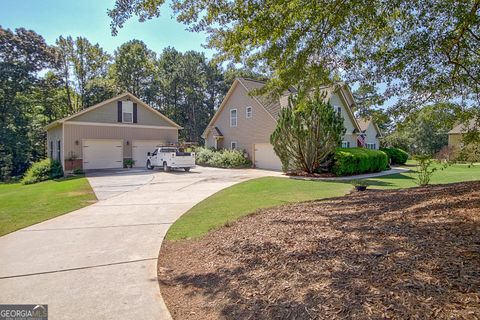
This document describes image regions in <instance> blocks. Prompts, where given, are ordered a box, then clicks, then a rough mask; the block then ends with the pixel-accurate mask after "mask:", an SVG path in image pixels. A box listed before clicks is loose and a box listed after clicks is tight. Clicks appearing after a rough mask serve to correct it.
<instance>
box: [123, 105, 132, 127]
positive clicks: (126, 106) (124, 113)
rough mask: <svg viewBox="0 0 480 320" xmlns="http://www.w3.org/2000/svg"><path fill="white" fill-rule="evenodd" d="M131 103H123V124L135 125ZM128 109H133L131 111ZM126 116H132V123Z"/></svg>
mask: <svg viewBox="0 0 480 320" xmlns="http://www.w3.org/2000/svg"><path fill="white" fill-rule="evenodd" d="M129 102H131V101H122V122H123V123H133V102H131V104H130V103H129ZM127 103H129V104H127ZM128 109H131V111H130V110H128ZM126 114H130V121H126V120H125V115H126Z"/></svg>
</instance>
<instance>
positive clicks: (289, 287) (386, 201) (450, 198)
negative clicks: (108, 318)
mask: <svg viewBox="0 0 480 320" xmlns="http://www.w3.org/2000/svg"><path fill="white" fill-rule="evenodd" d="M159 282H160V287H161V292H162V295H163V297H164V298H165V300H166V303H167V306H168V308H169V310H170V312H171V314H172V316H173V318H175V319H480V182H479V181H477V182H469V183H458V184H451V185H437V186H430V187H426V188H412V189H403V190H391V191H383V190H369V191H366V192H359V193H352V194H350V195H347V196H345V197H341V198H334V199H328V200H324V201H313V202H306V203H298V204H291V205H285V206H281V207H276V208H272V209H267V210H261V211H259V212H257V213H256V214H253V215H250V216H248V217H245V218H243V219H241V220H239V221H237V222H235V223H233V224H231V225H230V226H228V227H224V228H222V229H219V230H217V231H214V232H212V233H210V234H209V235H207V236H205V237H203V238H201V239H200V240H184V241H176V242H171V241H166V242H165V243H164V245H163V247H162V250H161V254H160V260H159Z"/></svg>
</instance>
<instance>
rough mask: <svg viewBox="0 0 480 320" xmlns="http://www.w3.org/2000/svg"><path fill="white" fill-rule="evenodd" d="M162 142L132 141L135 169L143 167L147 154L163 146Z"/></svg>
mask: <svg viewBox="0 0 480 320" xmlns="http://www.w3.org/2000/svg"><path fill="white" fill-rule="evenodd" d="M164 144H165V141H162V140H133V143H132V159H133V161H135V167H144V166H145V164H146V162H145V161H146V159H147V152H153V150H155V148H156V147H157V146H159V145H164Z"/></svg>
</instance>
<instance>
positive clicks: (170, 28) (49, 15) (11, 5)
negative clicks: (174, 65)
mask: <svg viewBox="0 0 480 320" xmlns="http://www.w3.org/2000/svg"><path fill="white" fill-rule="evenodd" d="M113 5H114V1H113V0H63V1H61V0H0V8H1V9H0V25H1V26H2V27H3V28H10V29H15V28H18V27H24V28H27V29H32V30H34V31H35V32H37V33H38V34H40V35H42V36H43V37H44V38H45V40H46V41H47V43H48V44H54V43H55V40H56V39H57V38H58V37H59V36H60V35H63V36H68V35H71V36H72V37H77V36H83V37H86V38H87V39H88V40H89V41H90V42H92V43H99V44H100V46H101V47H103V48H104V49H105V50H106V51H107V52H108V53H111V54H113V51H114V50H115V48H116V47H118V46H119V45H121V44H122V43H124V42H126V41H128V40H131V39H139V40H142V41H144V42H145V43H146V44H147V46H148V47H149V48H150V49H152V50H154V51H156V52H161V51H162V49H163V48H165V47H168V46H173V47H175V48H176V49H177V50H179V51H182V52H183V51H187V50H196V51H203V52H205V53H206V55H207V56H208V57H211V55H212V53H213V52H212V51H210V50H206V49H204V48H202V44H205V43H206V40H205V39H206V35H205V34H203V33H194V32H188V31H186V30H185V26H184V25H183V24H180V23H178V22H177V21H176V20H175V19H174V18H172V17H171V16H172V12H171V10H170V8H169V7H168V5H164V6H163V7H162V15H161V16H160V17H159V18H157V19H153V20H149V21H146V22H143V23H140V22H138V19H136V18H135V17H134V18H132V19H130V20H129V21H128V22H127V23H126V25H125V26H124V27H123V28H122V29H120V30H119V33H118V35H117V36H116V37H113V36H112V35H111V33H110V18H109V17H108V15H107V9H111V8H113Z"/></svg>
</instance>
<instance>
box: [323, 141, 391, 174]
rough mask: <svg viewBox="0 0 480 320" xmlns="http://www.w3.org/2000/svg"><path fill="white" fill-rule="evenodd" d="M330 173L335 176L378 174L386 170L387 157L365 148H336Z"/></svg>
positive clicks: (379, 152)
mask: <svg viewBox="0 0 480 320" xmlns="http://www.w3.org/2000/svg"><path fill="white" fill-rule="evenodd" d="M333 158H334V165H333V169H332V172H333V173H334V174H335V175H337V176H346V175H352V174H361V173H368V172H379V171H383V170H386V169H388V156H387V154H386V153H385V152H383V151H379V150H370V149H367V148H337V149H336V150H335V155H334V157H333Z"/></svg>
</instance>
